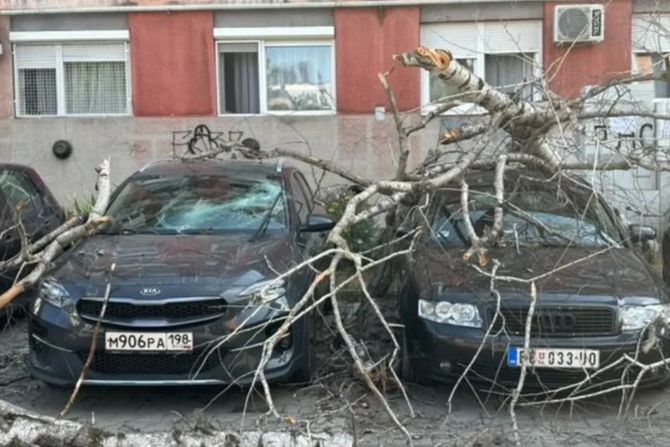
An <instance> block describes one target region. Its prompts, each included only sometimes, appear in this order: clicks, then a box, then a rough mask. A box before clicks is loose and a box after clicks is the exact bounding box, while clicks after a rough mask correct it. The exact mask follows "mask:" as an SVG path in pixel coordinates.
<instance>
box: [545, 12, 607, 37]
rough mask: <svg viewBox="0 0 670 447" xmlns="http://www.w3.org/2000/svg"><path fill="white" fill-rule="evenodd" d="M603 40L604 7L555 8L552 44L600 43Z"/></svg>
mask: <svg viewBox="0 0 670 447" xmlns="http://www.w3.org/2000/svg"><path fill="white" fill-rule="evenodd" d="M604 38H605V7H604V5H563V6H556V9H555V10H554V42H559V43H573V42H600V41H602V40H603V39H604Z"/></svg>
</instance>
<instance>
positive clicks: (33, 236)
mask: <svg viewBox="0 0 670 447" xmlns="http://www.w3.org/2000/svg"><path fill="white" fill-rule="evenodd" d="M17 210H20V213H21V214H20V217H21V222H22V224H23V227H24V229H25V232H26V235H27V237H28V239H29V240H31V241H35V240H37V239H39V238H40V237H42V236H44V235H45V234H48V233H49V232H50V231H52V230H54V229H55V228H56V227H58V226H59V225H60V224H62V223H63V221H64V219H65V215H64V213H63V210H62V209H61V207H60V206H59V205H58V202H56V199H55V198H54V196H53V195H52V194H51V192H50V191H49V188H47V186H46V185H45V184H44V182H43V181H42V179H41V178H40V177H39V175H37V173H36V172H35V170H33V169H32V168H29V167H27V166H21V165H15V164H0V261H5V260H8V259H12V258H13V257H14V256H16V255H17V254H18V253H19V251H20V249H21V237H20V232H19V230H18V229H17V227H16V225H17V215H16V213H17ZM18 273H19V272H18V269H5V270H0V293H2V292H4V291H5V290H6V289H7V288H8V287H9V286H11V284H12V282H13V281H14V280H15V279H16V276H17V274H18ZM24 273H25V269H24Z"/></svg>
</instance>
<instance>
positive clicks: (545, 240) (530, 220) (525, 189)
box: [432, 177, 621, 247]
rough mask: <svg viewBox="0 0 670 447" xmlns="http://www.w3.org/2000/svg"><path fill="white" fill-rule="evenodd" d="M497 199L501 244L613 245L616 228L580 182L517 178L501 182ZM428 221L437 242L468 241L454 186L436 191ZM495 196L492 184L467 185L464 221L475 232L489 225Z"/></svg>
mask: <svg viewBox="0 0 670 447" xmlns="http://www.w3.org/2000/svg"><path fill="white" fill-rule="evenodd" d="M505 186H506V190H507V191H506V192H505V198H504V202H503V235H502V238H501V245H508V246H514V245H531V246H583V247H605V246H618V245H620V243H621V237H620V233H619V232H618V230H617V228H616V225H615V224H614V222H613V220H612V218H611V216H610V215H609V214H608V212H607V210H606V209H605V207H604V206H603V204H602V202H601V199H600V198H599V197H598V196H597V195H595V194H592V193H591V191H589V190H587V189H586V188H584V187H577V186H575V185H570V186H568V185H565V184H559V183H558V182H554V181H549V182H548V181H546V180H544V181H543V180H539V179H532V178H523V177H519V178H518V179H516V181H514V182H512V185H507V180H506V185H505ZM437 200H438V201H439V202H438V205H437V208H436V210H437V212H436V213H435V216H434V219H433V221H432V229H433V234H434V236H435V237H436V238H437V239H438V240H439V242H440V243H441V244H443V245H447V246H464V245H470V243H471V242H470V240H469V238H468V232H467V229H466V228H465V225H464V220H463V213H462V208H461V202H460V189H459V188H451V189H445V190H442V191H440V193H439V194H438V197H437ZM496 203H497V202H496V198H495V195H494V192H493V187H492V186H486V187H472V188H471V190H470V195H469V204H470V206H469V213H470V221H471V222H472V226H473V228H474V230H475V233H476V234H477V235H478V236H480V237H481V236H482V235H484V234H486V232H487V231H490V230H491V228H492V226H493V216H494V209H495V206H496Z"/></svg>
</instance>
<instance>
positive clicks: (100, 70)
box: [65, 62, 127, 114]
mask: <svg viewBox="0 0 670 447" xmlns="http://www.w3.org/2000/svg"><path fill="white" fill-rule="evenodd" d="M65 98H66V112H67V113H68V114H96V113H98V114H119V113H127V101H126V64H125V62H66V63H65Z"/></svg>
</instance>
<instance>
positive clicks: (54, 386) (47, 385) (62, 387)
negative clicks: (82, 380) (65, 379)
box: [42, 382, 74, 393]
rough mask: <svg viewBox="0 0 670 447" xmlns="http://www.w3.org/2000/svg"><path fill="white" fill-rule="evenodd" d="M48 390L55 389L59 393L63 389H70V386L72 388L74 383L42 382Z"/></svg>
mask: <svg viewBox="0 0 670 447" xmlns="http://www.w3.org/2000/svg"><path fill="white" fill-rule="evenodd" d="M42 383H43V384H44V385H45V386H46V387H47V388H48V389H49V390H52V391H57V392H59V393H63V392H65V391H68V392H70V391H72V388H74V385H57V384H55V383H49V382H42Z"/></svg>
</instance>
